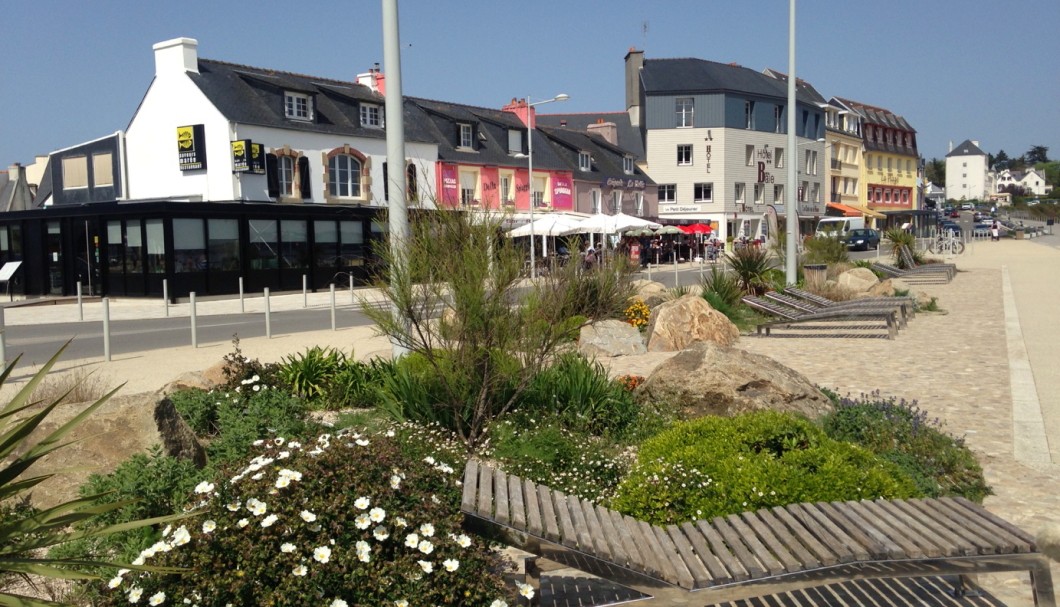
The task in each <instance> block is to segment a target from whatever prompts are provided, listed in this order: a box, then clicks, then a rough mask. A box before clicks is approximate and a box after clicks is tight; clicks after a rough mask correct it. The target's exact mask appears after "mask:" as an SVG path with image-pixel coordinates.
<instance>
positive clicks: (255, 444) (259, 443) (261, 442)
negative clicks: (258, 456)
mask: <svg viewBox="0 0 1060 607" xmlns="http://www.w3.org/2000/svg"><path fill="white" fill-rule="evenodd" d="M217 404H218V405H219V404H221V403H217ZM250 444H252V445H254V446H255V447H260V446H262V445H264V444H265V439H263V438H259V439H258V440H256V441H254V442H252V443H250Z"/></svg>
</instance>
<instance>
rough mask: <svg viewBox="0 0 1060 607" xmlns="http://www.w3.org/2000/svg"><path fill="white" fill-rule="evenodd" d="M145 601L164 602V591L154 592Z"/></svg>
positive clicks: (152, 602) (156, 603)
mask: <svg viewBox="0 0 1060 607" xmlns="http://www.w3.org/2000/svg"><path fill="white" fill-rule="evenodd" d="M147 602H148V603H149V604H151V605H161V604H162V603H165V602H166V593H164V592H156V593H155V594H153V595H151V599H150V600H149V601H147Z"/></svg>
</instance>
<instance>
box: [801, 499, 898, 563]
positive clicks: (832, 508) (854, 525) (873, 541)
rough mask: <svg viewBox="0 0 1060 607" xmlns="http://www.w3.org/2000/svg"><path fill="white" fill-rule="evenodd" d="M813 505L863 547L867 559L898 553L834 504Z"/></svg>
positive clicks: (894, 547)
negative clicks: (866, 553) (867, 556)
mask: <svg viewBox="0 0 1060 607" xmlns="http://www.w3.org/2000/svg"><path fill="white" fill-rule="evenodd" d="M814 505H815V506H817V509H818V510H820V511H821V512H823V513H825V515H826V516H827V517H828V518H830V519H831V520H832V522H833V523H835V524H836V526H838V527H840V528H841V529H842V530H843V531H845V532H846V533H847V535H849V536H850V537H852V538H854V540H855V541H856V542H858V544H859V545H861V546H863V547H864V548H865V549H866V551H867V552H868V554H869V558H873V559H880V558H894V557H896V556H897V555H898V554H899V553H900V551H899V550H898V547H897V546H894V545H893V544H890V543H885V542H884V541H881V540H880V539H879V538H878V535H877V534H875V533H870V531H869V530H868V529H866V528H865V526H864V525H863V524H861V523H859V522H858V521H857V520H852V519H851V518H850V517H849V516H847V514H848V513H847V509H846V508H839V507H837V506H836V505H835V504H831V503H828V502H817V503H816V504H814ZM892 553H893V554H892ZM864 560H868V559H864Z"/></svg>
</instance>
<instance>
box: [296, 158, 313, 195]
mask: <svg viewBox="0 0 1060 607" xmlns="http://www.w3.org/2000/svg"><path fill="white" fill-rule="evenodd" d="M298 182H299V183H298V185H299V189H301V190H302V200H309V199H310V198H312V197H313V190H312V188H311V186H310V184H311V183H312V182H311V181H310V180H309V158H307V157H306V156H300V157H299V158H298Z"/></svg>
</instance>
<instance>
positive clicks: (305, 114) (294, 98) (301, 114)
mask: <svg viewBox="0 0 1060 607" xmlns="http://www.w3.org/2000/svg"><path fill="white" fill-rule="evenodd" d="M283 111H284V115H285V116H287V117H288V118H293V119H294V120H312V119H313V104H312V100H311V99H310V97H309V95H306V94H305V93H292V92H290V91H288V92H286V93H284V94H283Z"/></svg>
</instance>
